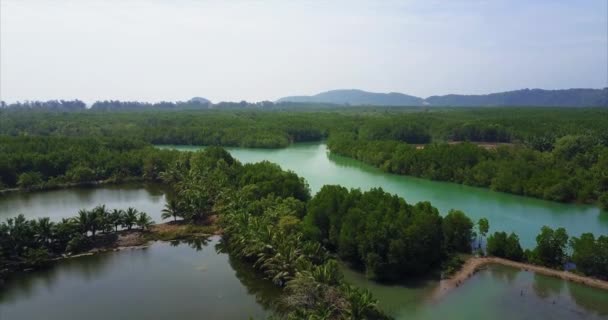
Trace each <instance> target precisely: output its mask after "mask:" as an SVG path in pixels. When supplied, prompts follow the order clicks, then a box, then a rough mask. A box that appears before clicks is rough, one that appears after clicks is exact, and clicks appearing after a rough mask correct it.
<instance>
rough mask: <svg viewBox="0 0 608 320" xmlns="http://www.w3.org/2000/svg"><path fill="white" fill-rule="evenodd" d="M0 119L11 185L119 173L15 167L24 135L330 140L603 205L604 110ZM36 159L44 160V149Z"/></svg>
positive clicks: (406, 162) (371, 158)
mask: <svg viewBox="0 0 608 320" xmlns="http://www.w3.org/2000/svg"><path fill="white" fill-rule="evenodd" d="M62 104H67V105H70V103H66V102H62V103H60V105H62ZM74 104H76V105H77V104H78V103H76V102H75V103H74ZM127 104H128V103H127ZM0 112H1V116H0V135H4V136H5V137H4V138H2V139H3V144H2V145H1V146H0V147H2V148H4V149H5V150H6V152H3V154H2V155H0V168H5V169H3V170H4V172H6V173H4V174H3V175H2V176H0V179H2V183H3V184H5V185H6V186H8V187H15V186H18V185H21V186H24V187H25V186H31V185H38V184H40V181H41V180H42V181H46V179H48V178H49V177H56V176H59V175H61V176H66V177H73V176H77V175H81V176H89V177H95V178H100V179H107V178H109V177H111V176H114V175H115V173H114V172H113V173H111V174H106V172H107V170H106V171H103V170H102V171H101V172H97V173H96V174H94V175H93V174H90V172H89V170H88V169H89V168H91V165H90V164H88V163H87V164H86V165H83V166H81V167H79V168H69V169H70V170H71V172H69V174H67V175H66V172H67V171H66V170H68V169H66V168H65V167H66V165H63V167H62V169H61V170H59V171H61V172H59V171H58V172H51V170H50V169H48V168H38V167H36V166H35V165H31V164H30V163H34V164H38V163H40V161H38V162H36V161H37V160H36V161H34V160H32V159H27V158H26V159H24V161H22V162H23V163H22V164H18V163H19V162H20V160H18V159H17V158H16V157H17V155H20V154H22V153H23V154H25V155H20V156H22V157H24V156H25V157H34V155H33V153H31V152H29V151H27V150H20V149H19V146H18V145H19V144H21V143H25V144H26V145H27V144H28V142H27V141H28V140H27V139H26V138H23V137H26V136H29V137H35V136H45V137H46V136H50V137H72V138H83V137H87V138H91V139H101V140H104V139H113V138H118V139H124V138H125V137H128V138H129V139H131V140H133V141H138V143H139V144H140V148H146V147H147V148H151V147H152V146H150V144H156V145H159V144H160V145H163V144H186V145H219V146H240V147H264V148H279V147H286V146H288V145H289V144H290V143H293V142H306V141H321V140H325V139H326V140H327V144H328V147H329V149H330V150H331V152H333V153H336V154H341V155H345V156H349V157H353V158H356V159H358V160H361V161H364V162H366V163H369V164H372V165H374V166H377V167H380V168H381V169H383V170H386V171H388V172H392V173H398V174H406V175H412V176H419V177H423V178H428V179H434V180H442V181H451V182H457V183H464V184H469V185H474V186H480V187H489V188H492V189H494V190H498V191H504V192H510V193H515V194H522V195H527V196H533V197H538V198H544V199H548V200H554V201H579V202H594V201H599V202H600V204H603V205H606V206H608V177H607V174H606V172H608V169H607V168H608V151H607V150H608V149H607V146H608V130H606V128H608V109H601V108H585V109H574V108H559V109H551V108H517V109H514V108H443V109H426V108H344V109H307V108H295V109H290V110H267V111H261V110H249V109H243V108H240V109H238V108H237V109H234V110H207V109H204V110H182V111H179V112H176V111H168V110H156V111H148V112H136V111H124V112H107V111H93V110H87V111H82V112H56V111H55V112H46V111H45V112H42V111H40V112H26V111H7V110H4V111H0ZM15 139H16V140H15ZM19 139H26V140H19ZM23 141H25V142H23ZM463 142H471V143H463ZM45 143H53V142H52V140H49V141H48V142H45ZM43 145H44V144H43ZM14 148H17V149H15V150H13V149H14ZM37 152H38V153H45V152H46V150H45V149H40V150H38V151H37ZM49 152H51V151H50V150H49ZM52 152H61V151H52ZM35 157H42V158H44V157H49V155H48V154H43V155H36V156H35ZM100 159H103V157H100ZM48 161H49V162H52V161H53V160H48ZM91 161H94V160H90V161H89V162H91ZM125 161H126V160H125ZM28 166H29V167H28ZM55 166H57V165H56V164H55ZM59 166H61V164H59ZM92 167H96V165H95V164H93V165H92ZM6 168H8V169H6ZM91 169H92V168H91ZM104 170H105V169H104ZM55 171H57V170H55ZM11 172H12V173H11ZM123 172H127V174H123V175H127V176H128V175H135V176H140V174H139V173H138V172H134V171H133V170H124V169H123ZM23 173H27V175H25V176H23V177H22V178H23V179H21V180H22V181H21V184H19V183H18V180H19V175H21V174H23ZM70 179H71V180H74V179H76V178H70Z"/></svg>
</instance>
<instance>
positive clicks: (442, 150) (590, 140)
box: [327, 133, 608, 208]
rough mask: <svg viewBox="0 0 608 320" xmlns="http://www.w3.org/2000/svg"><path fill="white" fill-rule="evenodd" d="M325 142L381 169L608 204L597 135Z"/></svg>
mask: <svg viewBox="0 0 608 320" xmlns="http://www.w3.org/2000/svg"><path fill="white" fill-rule="evenodd" d="M327 143H328V147H329V148H330V150H331V151H332V152H334V153H336V154H340V155H345V156H349V157H353V158H355V159H358V160H361V161H363V162H365V163H369V164H371V165H374V166H376V167H379V168H381V169H382V170H384V171H387V172H391V173H396V174H403V175H411V176H416V177H422V178H427V179H432V180H440V181H449V182H456V183H462V184H467V185H472V186H478V187H485V188H491V189H493V190H496V191H502V192H508V193H514V194H520V195H525V196H530V197H536V198H542V199H547V200H552V201H562V202H568V201H577V202H583V203H593V202H596V201H597V202H599V204H600V205H601V206H603V207H605V208H608V175H607V174H606V173H607V172H608V147H607V146H606V145H605V144H604V143H605V142H604V141H602V140H601V139H600V138H599V137H593V136H588V135H566V136H563V137H561V138H559V139H557V140H556V141H555V143H554V144H553V147H552V150H551V151H538V150H535V149H533V148H529V147H525V146H499V147H497V148H495V149H491V150H488V149H485V148H483V147H480V146H477V145H475V144H473V143H460V144H447V143H436V144H429V145H426V146H424V147H423V148H420V147H416V146H414V145H409V144H404V143H401V142H400V141H396V140H368V139H359V138H358V137H357V136H355V135H353V134H348V133H343V134H336V135H332V136H330V138H329V140H328V142H327Z"/></svg>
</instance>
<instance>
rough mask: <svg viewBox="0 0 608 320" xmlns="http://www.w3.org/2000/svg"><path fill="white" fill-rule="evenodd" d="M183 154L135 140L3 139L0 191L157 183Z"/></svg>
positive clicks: (0, 163) (71, 138)
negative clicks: (66, 186)
mask: <svg viewBox="0 0 608 320" xmlns="http://www.w3.org/2000/svg"><path fill="white" fill-rule="evenodd" d="M178 154H179V152H178V151H171V150H159V149H157V148H154V147H153V146H151V145H149V144H147V143H145V142H143V141H140V140H136V139H130V138H118V137H112V138H101V137H54V136H53V137H36V136H33V137H6V136H0V189H4V188H15V187H17V188H22V189H45V188H54V187H60V186H64V185H68V184H79V183H91V182H97V181H113V182H120V181H127V180H148V181H155V180H158V178H159V177H158V174H159V172H162V171H163V170H164V168H165V167H166V166H167V165H168V164H169V163H170V162H172V161H173V160H174V159H175V158H176V157H177V155H178Z"/></svg>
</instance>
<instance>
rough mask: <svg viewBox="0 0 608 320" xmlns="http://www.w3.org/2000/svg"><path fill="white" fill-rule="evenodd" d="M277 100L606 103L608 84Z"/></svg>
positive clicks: (349, 92)
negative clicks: (555, 88)
mask: <svg viewBox="0 0 608 320" xmlns="http://www.w3.org/2000/svg"><path fill="white" fill-rule="evenodd" d="M277 102H308V103H311V102H314V103H333V104H348V105H379V106H380V105H382V106H421V105H428V106H471V107H472V106H552V107H600V106H603V107H608V88H604V89H567V90H542V89H522V90H515V91H506V92H499V93H491V94H484V95H459V94H449V95H444V96H431V97H428V98H426V99H423V98H418V97H414V96H410V95H406V94H402V93H395V92H391V93H375V92H366V91H362V90H333V91H327V92H323V93H319V94H316V95H313V96H292V97H285V98H281V99H279V100H277Z"/></svg>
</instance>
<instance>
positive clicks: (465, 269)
mask: <svg viewBox="0 0 608 320" xmlns="http://www.w3.org/2000/svg"><path fill="white" fill-rule="evenodd" d="M490 264H499V265H503V266H508V267H512V268H517V269H520V270H524V271H532V272H536V273H539V274H543V275H546V276H550V277H556V278H560V279H562V280H566V281H572V282H576V283H580V284H584V285H587V286H590V287H594V288H599V289H603V290H608V281H603V280H599V279H596V278H591V277H586V276H582V275H578V274H575V273H572V272H568V271H562V270H555V269H550V268H547V267H543V266H537V265H533V264H529V263H523V262H516V261H511V260H507V259H502V258H496V257H471V258H469V259H468V260H467V261H466V262H465V263H464V264H463V265H462V268H461V269H460V271H458V272H456V273H455V274H454V275H452V277H450V278H449V279H445V280H441V281H440V282H439V286H438V287H437V289H436V290H435V292H434V293H433V296H432V299H433V300H438V299H440V298H441V297H443V296H444V295H445V294H447V293H449V292H450V291H452V290H453V289H455V288H457V287H459V286H460V285H462V284H463V283H464V282H465V281H466V280H467V279H469V278H470V277H472V276H473V275H474V274H475V273H476V272H477V271H479V270H480V269H483V268H484V267H485V266H487V265H490Z"/></svg>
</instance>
